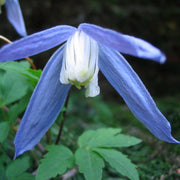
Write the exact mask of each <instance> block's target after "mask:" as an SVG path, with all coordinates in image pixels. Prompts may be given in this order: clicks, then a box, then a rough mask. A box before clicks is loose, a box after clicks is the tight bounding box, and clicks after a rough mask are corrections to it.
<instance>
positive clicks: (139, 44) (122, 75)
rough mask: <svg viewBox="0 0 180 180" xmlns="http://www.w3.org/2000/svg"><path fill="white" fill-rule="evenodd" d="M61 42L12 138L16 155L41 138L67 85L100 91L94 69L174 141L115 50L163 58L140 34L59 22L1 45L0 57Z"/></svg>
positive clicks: (160, 134) (141, 118) (91, 93)
mask: <svg viewBox="0 0 180 180" xmlns="http://www.w3.org/2000/svg"><path fill="white" fill-rule="evenodd" d="M65 41H66V43H64V42H65ZM62 43H64V44H63V45H62V46H61V47H60V48H59V49H58V50H57V51H56V52H55V53H54V54H53V55H52V57H51V58H50V60H49V61H48V63H47V64H46V66H45V68H44V70H43V73H42V75H41V78H40V80H39V82H38V84H37V86H36V88H35V90H34V92H33V95H32V97H31V99H30V102H29V105H28V107H27V109H26V112H25V114H24V117H23V119H22V122H21V124H20V127H19V130H18V132H17V135H16V138H15V148H16V155H15V156H18V155H20V154H22V153H23V152H24V151H27V150H30V149H32V148H33V147H34V145H36V144H37V143H38V142H39V141H40V139H41V138H42V136H43V135H44V134H45V132H46V131H47V130H48V129H49V128H50V126H51V125H52V124H53V122H54V121H55V120H56V118H57V116H58V114H59V112H60V111H61V108H62V106H63V104H64V102H65V99H66V97H67V94H68V92H69V90H70V88H71V85H75V86H76V87H77V88H79V89H80V88H81V87H82V86H83V87H85V88H86V92H85V95H86V97H88V96H89V97H94V96H96V95H98V94H99V93H100V88H99V86H98V72H99V70H100V71H101V72H102V73H103V74H104V76H105V77H106V78H107V80H108V81H109V82H110V83H111V85H112V86H113V87H114V88H115V89H116V90H117V92H118V93H119V94H120V95H121V96H122V98H123V99H124V101H125V102H126V104H127V105H128V107H129V108H130V110H131V111H132V113H133V114H134V115H135V117H136V118H137V119H138V120H139V121H140V122H142V123H143V124H144V125H145V126H146V127H147V128H148V129H149V130H150V131H151V133H152V134H154V135H155V136H156V137H157V138H159V139H161V140H163V141H166V142H170V143H179V141H177V140H175V139H174V138H173V137H172V135H171V126H170V124H169V122H168V120H167V119H166V118H165V117H164V116H163V115H162V113H161V112H160V111H159V109H158V108H157V107H156V104H155V102H154V101H153V99H152V98H151V96H150V94H149V93H148V91H147V89H146V88H145V86H144V85H143V83H142V82H141V80H140V79H139V77H138V76H137V74H136V73H135V72H134V71H133V69H132V68H131V66H130V65H129V64H128V62H127V61H126V60H125V59H124V57H123V56H122V55H121V54H120V53H119V52H121V53H125V54H130V55H133V56H136V57H140V58H146V59H152V60H154V61H157V62H159V63H163V62H165V60H166V57H165V55H164V54H163V53H162V52H161V51H160V50H159V49H157V48H156V47H154V46H153V45H151V44H150V43H148V42H146V41H144V40H142V39H139V38H135V37H133V36H128V35H124V34H121V33H118V32H116V31H113V30H110V29H106V28H102V27H99V26H96V25H92V24H86V23H83V24H80V25H79V27H78V28H75V27H72V26H67V25H61V26H56V27H53V28H50V29H47V30H44V31H41V32H38V33H35V34H32V35H30V36H27V37H25V38H22V39H20V40H18V41H15V42H14V43H12V44H8V45H6V46H4V47H2V48H1V49H0V61H1V62H5V61H12V60H17V59H21V58H24V57H26V56H32V55H35V54H37V53H40V52H42V51H45V50H48V49H50V48H52V47H55V46H57V45H60V44H62Z"/></svg>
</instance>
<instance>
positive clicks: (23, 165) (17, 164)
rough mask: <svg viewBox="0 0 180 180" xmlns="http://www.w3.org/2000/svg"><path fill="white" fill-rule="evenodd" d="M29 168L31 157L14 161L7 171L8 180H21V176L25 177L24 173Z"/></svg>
mask: <svg viewBox="0 0 180 180" xmlns="http://www.w3.org/2000/svg"><path fill="white" fill-rule="evenodd" d="M29 166H30V163H29V157H23V158H21V159H16V160H14V161H12V162H11V163H10V164H9V165H8V167H7V169H6V176H7V178H8V180H16V179H20V177H21V176H24V172H25V171H26V170H27V169H28V168H29Z"/></svg>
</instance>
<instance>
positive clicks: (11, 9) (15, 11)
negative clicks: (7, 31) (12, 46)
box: [5, 0, 27, 36]
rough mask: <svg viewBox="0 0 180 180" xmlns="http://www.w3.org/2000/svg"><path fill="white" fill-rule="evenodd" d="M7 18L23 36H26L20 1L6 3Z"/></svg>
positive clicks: (14, 0)
mask: <svg viewBox="0 0 180 180" xmlns="http://www.w3.org/2000/svg"><path fill="white" fill-rule="evenodd" d="M5 6H6V11H7V17H8V20H9V21H10V23H11V24H12V25H13V26H14V28H15V29H16V31H17V32H18V33H19V34H20V35H21V36H26V35H27V33H26V28H25V24H24V20H23V16H22V12H21V8H20V5H19V1H18V0H6V1H5Z"/></svg>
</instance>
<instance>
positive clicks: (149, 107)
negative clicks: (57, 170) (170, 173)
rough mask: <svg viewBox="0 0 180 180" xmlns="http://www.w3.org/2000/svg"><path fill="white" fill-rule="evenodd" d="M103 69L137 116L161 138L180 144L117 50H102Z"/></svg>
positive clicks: (100, 66)
mask: <svg viewBox="0 0 180 180" xmlns="http://www.w3.org/2000/svg"><path fill="white" fill-rule="evenodd" d="M99 68H100V70H101V71H102V73H103V74H104V75H105V77H106V78H107V80H108V81H109V82H110V83H111V85H112V86H113V87H114V88H115V89H116V90H117V92H118V93H119V94H120V95H121V96H122V98H123V99H124V101H125V102H126V104H127V105H128V107H129V108H130V109H131V111H132V113H133V114H134V115H135V117H136V118H137V119H138V120H139V121H140V122H142V123H143V124H144V125H145V126H146V127H147V128H148V129H149V130H150V131H151V133H152V134H154V135H155V136H156V137H157V138H159V139H161V140H163V141H166V142H170V143H180V142H179V141H177V140H175V139H174V138H173V137H172V136H171V126H170V123H169V122H168V121H167V119H166V118H165V117H164V116H163V115H162V113H161V112H160V111H159V109H158V108H157V107H156V104H155V102H154V101H153V99H152V98H151V96H150V94H149V92H148V91H147V89H146V88H145V86H144V85H143V83H142V82H141V80H140V79H139V77H138V76H137V74H136V73H135V72H134V71H133V69H132V68H131V67H130V65H129V64H128V63H127V61H126V60H125V59H124V58H123V56H121V55H120V54H119V53H118V52H117V51H115V50H111V49H109V48H107V47H100V55H99Z"/></svg>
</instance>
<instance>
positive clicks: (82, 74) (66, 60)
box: [60, 30, 100, 97]
mask: <svg viewBox="0 0 180 180" xmlns="http://www.w3.org/2000/svg"><path fill="white" fill-rule="evenodd" d="M98 72H99V68H98V44H97V42H96V41H94V40H93V39H92V38H90V37H89V36H87V35H86V34H85V33H84V32H82V31H80V30H77V31H76V32H75V33H74V34H73V35H72V36H71V37H69V39H68V40H67V43H66V46H65V49H64V56H63V64H62V69H61V73H60V81H61V83H63V84H69V83H70V84H72V85H75V86H76V87H77V88H78V89H81V87H82V86H84V87H85V88H86V92H85V94H86V97H88V96H89V97H94V96H97V95H98V94H99V92H100V89H99V86H98Z"/></svg>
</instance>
